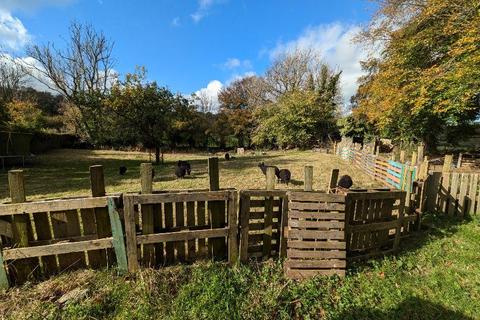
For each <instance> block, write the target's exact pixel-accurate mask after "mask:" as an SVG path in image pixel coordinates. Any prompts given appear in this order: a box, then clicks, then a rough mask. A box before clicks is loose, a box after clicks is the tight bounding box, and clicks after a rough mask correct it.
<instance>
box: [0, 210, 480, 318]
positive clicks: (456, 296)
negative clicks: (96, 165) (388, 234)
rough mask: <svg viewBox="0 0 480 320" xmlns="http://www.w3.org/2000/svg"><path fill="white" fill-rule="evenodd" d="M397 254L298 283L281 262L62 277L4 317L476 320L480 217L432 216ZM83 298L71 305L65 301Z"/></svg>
mask: <svg viewBox="0 0 480 320" xmlns="http://www.w3.org/2000/svg"><path fill="white" fill-rule="evenodd" d="M423 229H424V230H423V231H422V232H421V233H419V234H418V235H415V236H414V237H412V238H409V239H408V240H406V241H404V242H403V244H402V251H401V252H400V254H399V255H397V256H389V257H386V258H383V259H378V260H371V261H369V262H366V263H362V264H358V265H355V266H353V267H351V268H350V269H349V270H348V273H347V276H346V277H345V278H344V279H339V278H335V277H334V278H325V277H319V278H315V279H312V280H309V281H304V282H295V281H291V280H288V279H285V278H284V277H283V272H282V265H281V262H278V261H272V260H270V261H267V262H265V263H263V264H253V263H252V264H251V265H238V266H236V267H233V268H230V267H228V266H225V265H223V264H220V263H210V262H203V263H198V264H195V265H190V266H188V265H184V266H174V267H168V268H163V269H160V270H151V269H146V270H143V271H142V272H140V273H139V274H138V275H137V276H136V277H135V278H129V277H122V276H117V275H116V274H115V272H114V271H113V270H103V271H91V270H86V271H77V272H72V273H66V274H63V275H60V276H58V277H55V278H52V279H50V280H47V281H44V282H40V283H38V284H26V285H25V286H24V287H22V288H14V289H10V290H9V291H8V292H6V293H3V294H1V295H0V318H2V316H3V317H5V318H6V319H152V318H154V319H155V318H158V319H292V318H293V319H435V320H436V319H480V268H479V261H480V219H479V218H478V217H476V218H474V219H472V220H471V221H466V222H460V221H458V220H455V219H453V218H440V217H435V216H432V215H428V216H427V217H426V219H425V223H424V226H423ZM74 290H77V292H82V293H83V294H81V295H77V298H73V299H71V300H69V301H67V302H66V303H60V302H59V301H61V299H60V297H62V296H63V295H64V294H66V293H69V292H70V293H72V291H73V292H76V291H74Z"/></svg>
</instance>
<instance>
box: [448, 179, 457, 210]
mask: <svg viewBox="0 0 480 320" xmlns="http://www.w3.org/2000/svg"><path fill="white" fill-rule="evenodd" d="M459 178H460V177H459V174H458V173H457V172H454V173H452V186H451V188H450V199H449V200H450V203H449V205H448V215H450V216H453V214H454V213H455V209H456V207H457V202H458V182H459V181H458V180H459Z"/></svg>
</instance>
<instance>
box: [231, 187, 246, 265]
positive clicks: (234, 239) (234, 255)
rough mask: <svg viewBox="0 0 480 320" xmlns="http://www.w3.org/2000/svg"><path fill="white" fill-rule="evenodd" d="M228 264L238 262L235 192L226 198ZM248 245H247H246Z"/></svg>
mask: <svg viewBox="0 0 480 320" xmlns="http://www.w3.org/2000/svg"><path fill="white" fill-rule="evenodd" d="M227 211H228V240H227V241H228V263H230V265H233V264H235V263H236V262H237V260H238V242H237V234H238V224H237V191H236V190H233V191H230V195H229V197H228V210H227ZM247 245H248V244H247Z"/></svg>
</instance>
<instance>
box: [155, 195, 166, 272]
mask: <svg viewBox="0 0 480 320" xmlns="http://www.w3.org/2000/svg"><path fill="white" fill-rule="evenodd" d="M162 223H163V211H162V204H161V203H159V204H154V205H153V233H160V232H161V230H162V229H163V225H162ZM154 247H155V264H156V265H157V266H163V264H164V262H165V256H164V252H163V251H164V244H163V243H156V244H155V245H154Z"/></svg>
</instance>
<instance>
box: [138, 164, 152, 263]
mask: <svg viewBox="0 0 480 320" xmlns="http://www.w3.org/2000/svg"><path fill="white" fill-rule="evenodd" d="M152 172H153V166H152V164H151V163H141V164H140V185H141V192H142V194H151V193H152V192H153V177H152ZM140 209H141V215H142V234H151V233H153V232H154V221H153V205H148V204H147V205H141V208H140ZM142 247H143V255H142V262H143V265H144V266H146V267H153V266H154V265H155V263H156V259H155V247H154V245H153V244H144V245H142Z"/></svg>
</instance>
